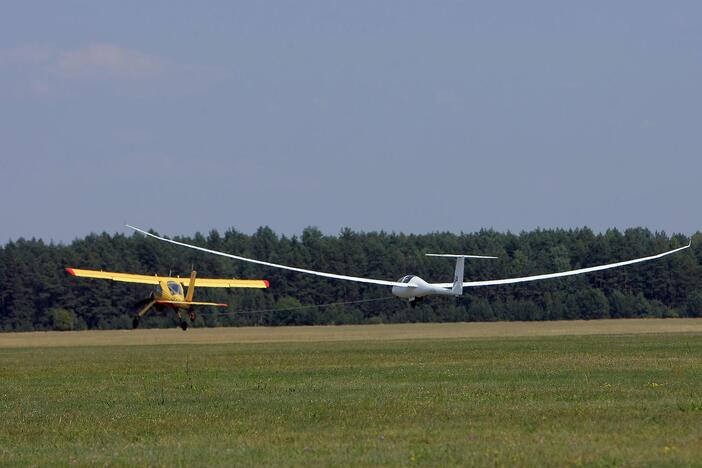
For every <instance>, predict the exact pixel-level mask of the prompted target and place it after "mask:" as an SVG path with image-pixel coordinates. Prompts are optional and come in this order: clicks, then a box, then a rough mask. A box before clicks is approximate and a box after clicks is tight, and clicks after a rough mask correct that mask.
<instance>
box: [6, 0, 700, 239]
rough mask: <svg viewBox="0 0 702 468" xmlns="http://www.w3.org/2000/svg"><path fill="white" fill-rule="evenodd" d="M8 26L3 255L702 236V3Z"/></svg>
mask: <svg viewBox="0 0 702 468" xmlns="http://www.w3.org/2000/svg"><path fill="white" fill-rule="evenodd" d="M1 10H2V11H1V13H0V217H1V219H2V221H1V222H0V226H2V227H1V228H0V242H5V241H7V240H9V239H16V238H18V237H20V236H23V237H41V238H44V239H46V240H50V239H53V240H55V241H71V240H72V239H74V238H76V237H82V236H84V235H86V234H88V233H90V232H100V231H103V230H105V231H108V232H121V231H123V227H122V225H123V224H124V222H129V223H132V224H136V225H138V226H142V227H146V228H154V229H156V230H158V231H159V232H162V233H165V234H171V235H172V234H192V233H194V232H196V231H201V232H207V231H208V230H210V229H212V228H217V229H226V228H228V227H232V226H233V227H236V228H237V229H239V230H242V231H244V232H252V231H254V230H255V229H256V228H257V227H258V226H261V225H268V226H270V227H272V228H273V229H274V230H276V231H278V232H280V233H285V234H296V233H300V232H301V230H302V229H303V228H304V227H306V226H310V225H313V226H317V227H319V228H320V229H322V231H323V232H326V233H330V234H335V233H338V232H339V230H340V229H341V228H343V227H351V228H353V229H358V230H380V229H383V230H387V231H402V232H407V233H425V232H430V231H444V230H449V231H455V232H458V231H474V230H478V229H480V228H483V227H493V228H495V229H498V230H507V229H509V230H512V231H519V230H522V229H533V228H535V227H544V228H549V227H566V228H567V227H579V226H584V225H587V226H590V227H592V228H594V229H596V230H602V229H606V228H608V227H618V228H622V229H623V228H626V227H630V226H645V227H649V228H651V229H654V230H665V231H667V232H683V233H692V232H694V231H696V230H698V229H701V228H702V222H701V221H700V219H701V218H700V215H699V213H700V202H701V200H702V197H701V196H700V195H701V192H702V185H701V184H700V174H701V173H702V151H700V150H701V146H702V145H701V143H702V92H701V83H702V21H700V19H701V18H702V3H700V2H692V1H690V2H683V1H681V2H644V1H628V2H627V1H622V2H604V1H603V2H577V3H575V2H561V1H553V2H539V1H536V2H455V1H443V2H426V1H421V2H410V1H377V0H373V1H349V2H336V1H329V0H323V1H305V2H292V1H285V2H273V1H270V2H268V1H266V2H261V1H255V2H254V1H252V2H243V1H242V2H230V1H223V2H172V1H161V2H156V1H154V2H145V1H119V2H117V1H114V2H95V1H81V2H78V1H61V2H55V1H43V2H40V1H5V2H3V4H2V9H1Z"/></svg>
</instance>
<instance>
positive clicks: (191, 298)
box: [185, 270, 197, 302]
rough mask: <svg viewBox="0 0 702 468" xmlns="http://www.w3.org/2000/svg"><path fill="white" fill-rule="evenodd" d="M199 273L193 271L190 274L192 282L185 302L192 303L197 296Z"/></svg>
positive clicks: (189, 284)
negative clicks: (196, 285) (196, 286)
mask: <svg viewBox="0 0 702 468" xmlns="http://www.w3.org/2000/svg"><path fill="white" fill-rule="evenodd" d="M196 275H197V271H195V270H193V271H191V272H190V282H189V283H188V292H187V293H186V294H185V302H192V300H193V296H194V295H195V276H196Z"/></svg>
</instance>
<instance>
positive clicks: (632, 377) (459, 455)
mask: <svg viewBox="0 0 702 468" xmlns="http://www.w3.org/2000/svg"><path fill="white" fill-rule="evenodd" d="M701 462H702V335H701V334H660V335H626V336H567V337H522V338H499V339H496V338H481V339H473V340H466V339H451V340H411V341H377V340H376V341H373V340H371V341H350V342H319V343H257V344H212V345H188V346H175V345H159V346H138V347H136V346H101V347H76V348H70V347H56V348H7V349H1V350H0V465H4V464H11V465H15V464H21V465H42V466H43V465H56V464H61V465H64V464H74V463H75V464H79V465H86V464H90V465H93V464H100V465H102V464H116V465H200V466H202V465H207V466H211V465H261V464H263V465H310V464H315V465H326V466H329V465H411V464H422V465H435V466H439V465H440V466H445V465H465V464H472V465H485V466H487V465H515V464H516V465H527V466H529V465H531V466H541V465H544V464H546V465H560V466H562V465H578V464H596V465H659V464H664V463H665V464H672V465H690V464H693V465H694V464H700V463H701Z"/></svg>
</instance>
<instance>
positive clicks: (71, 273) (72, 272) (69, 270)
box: [66, 268, 76, 276]
mask: <svg viewBox="0 0 702 468" xmlns="http://www.w3.org/2000/svg"><path fill="white" fill-rule="evenodd" d="M66 271H67V272H68V274H69V275H71V276H76V272H75V271H73V268H66Z"/></svg>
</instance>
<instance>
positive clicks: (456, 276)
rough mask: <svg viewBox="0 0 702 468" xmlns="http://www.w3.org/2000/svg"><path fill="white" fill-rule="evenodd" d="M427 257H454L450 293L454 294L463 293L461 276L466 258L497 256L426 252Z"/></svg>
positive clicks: (460, 294) (462, 275) (459, 294)
mask: <svg viewBox="0 0 702 468" xmlns="http://www.w3.org/2000/svg"><path fill="white" fill-rule="evenodd" d="M426 256H427V257H448V258H455V259H456V269H455V270H454V272H453V284H452V285H451V293H452V294H453V295H454V296H457V297H458V296H462V295H463V277H464V269H465V261H466V258H497V257H490V256H487V255H454V254H426Z"/></svg>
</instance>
